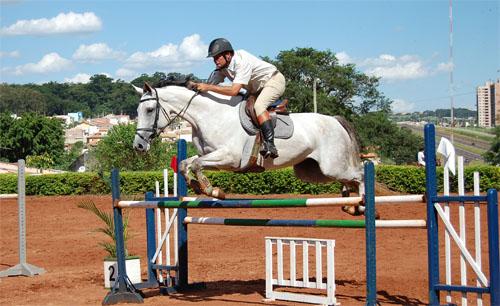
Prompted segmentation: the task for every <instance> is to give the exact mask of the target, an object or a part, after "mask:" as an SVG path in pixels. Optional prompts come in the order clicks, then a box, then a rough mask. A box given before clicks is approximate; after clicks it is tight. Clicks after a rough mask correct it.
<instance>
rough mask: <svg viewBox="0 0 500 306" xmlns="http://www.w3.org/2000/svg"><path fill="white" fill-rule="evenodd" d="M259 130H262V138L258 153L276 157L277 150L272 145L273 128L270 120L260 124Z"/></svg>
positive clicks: (265, 156)
mask: <svg viewBox="0 0 500 306" xmlns="http://www.w3.org/2000/svg"><path fill="white" fill-rule="evenodd" d="M260 130H261V132H262V136H263V138H264V142H263V146H262V150H261V151H260V154H261V155H262V156H264V158H268V157H271V158H276V157H278V156H279V155H278V150H277V149H276V146H275V145H274V128H273V122H272V121H271V120H266V121H264V123H262V125H261V126H260Z"/></svg>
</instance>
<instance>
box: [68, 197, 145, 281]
mask: <svg viewBox="0 0 500 306" xmlns="http://www.w3.org/2000/svg"><path fill="white" fill-rule="evenodd" d="M77 206H78V207H79V208H83V209H85V210H88V211H90V212H92V213H93V214H94V215H96V216H97V217H98V218H99V219H100V220H101V221H102V222H103V223H104V226H103V227H99V228H96V229H94V231H96V232H101V233H103V234H105V235H106V236H108V237H109V238H111V240H112V241H111V242H109V241H104V242H99V245H100V246H101V247H102V248H103V249H104V250H105V251H106V252H107V253H108V256H106V257H105V258H104V287H105V288H111V287H112V286H113V285H114V283H115V280H116V278H117V277H118V264H117V262H116V239H115V225H114V219H113V214H112V213H108V212H105V211H102V210H101V209H99V208H98V207H97V206H96V205H95V203H94V202H93V201H91V200H88V201H83V202H80V203H79V204H78V205H77ZM128 221H129V218H128V214H127V215H125V216H124V218H123V243H124V248H125V266H126V270H127V276H128V277H129V279H130V281H131V282H132V283H133V284H135V283H140V282H141V261H140V258H139V256H132V255H129V253H128V250H127V241H128V239H129V238H130V234H129V232H128Z"/></svg>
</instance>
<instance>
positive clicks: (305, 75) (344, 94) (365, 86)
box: [263, 48, 391, 120]
mask: <svg viewBox="0 0 500 306" xmlns="http://www.w3.org/2000/svg"><path fill="white" fill-rule="evenodd" d="M263 59H264V60H266V61H268V62H270V63H272V64H274V65H275V66H276V67H277V68H278V69H279V70H280V71H281V72H282V73H283V74H284V75H285V77H286V80H287V88H286V90H285V94H284V96H285V97H289V98H290V110H291V111H293V112H312V111H313V97H312V96H313V90H312V87H313V83H314V79H317V83H316V87H317V106H318V112H319V113H322V114H325V115H343V116H344V117H346V118H347V119H349V120H352V118H353V116H355V115H359V114H365V113H367V112H369V111H370V110H381V111H386V112H389V111H390V104H391V101H390V100H389V99H387V98H386V97H384V96H383V95H382V94H381V93H380V92H379V91H378V90H377V86H378V78H376V77H370V76H367V75H365V74H363V73H361V72H358V71H357V70H356V67H355V66H354V65H353V64H347V65H341V64H339V61H338V59H337V58H336V57H335V54H334V53H332V52H331V51H317V50H315V49H313V48H296V49H292V50H288V51H281V52H280V53H279V54H278V56H277V58H276V60H271V59H269V58H268V57H263Z"/></svg>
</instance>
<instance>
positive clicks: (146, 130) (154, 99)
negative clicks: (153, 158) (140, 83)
mask: <svg viewBox="0 0 500 306" xmlns="http://www.w3.org/2000/svg"><path fill="white" fill-rule="evenodd" d="M132 86H133V85H132ZM134 88H135V90H136V91H137V92H138V93H140V94H141V100H140V101H139V106H138V107H137V129H136V132H135V138H134V149H136V150H138V151H143V152H144V151H148V150H149V148H150V144H151V140H153V139H154V138H155V137H156V136H158V134H160V133H161V131H162V130H163V129H164V128H165V127H166V126H167V124H168V123H167V118H168V114H167V112H166V110H165V109H164V108H163V106H162V105H161V103H160V99H159V97H158V92H157V91H156V89H155V88H153V87H151V86H150V85H149V84H147V83H145V84H144V87H143V88H142V89H141V88H139V87H136V86H134Z"/></svg>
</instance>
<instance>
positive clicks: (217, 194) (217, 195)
mask: <svg viewBox="0 0 500 306" xmlns="http://www.w3.org/2000/svg"><path fill="white" fill-rule="evenodd" d="M212 197H214V198H217V199H221V200H224V199H225V198H226V194H225V193H224V191H222V189H220V188H219V187H215V188H214V189H213V190H212Z"/></svg>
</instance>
